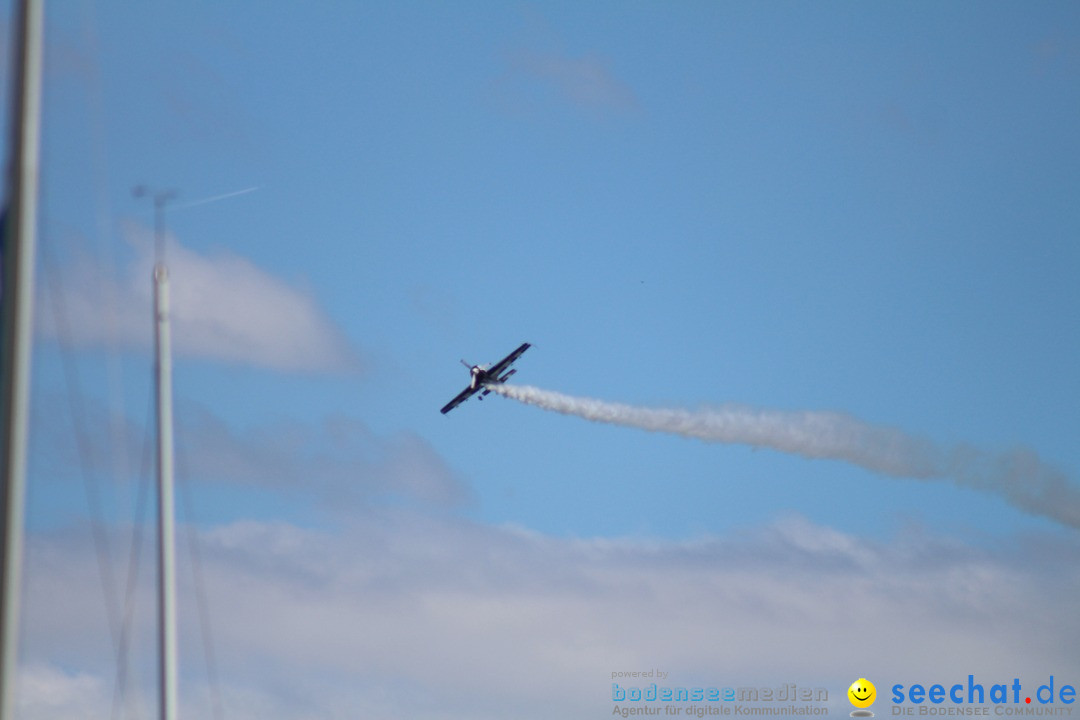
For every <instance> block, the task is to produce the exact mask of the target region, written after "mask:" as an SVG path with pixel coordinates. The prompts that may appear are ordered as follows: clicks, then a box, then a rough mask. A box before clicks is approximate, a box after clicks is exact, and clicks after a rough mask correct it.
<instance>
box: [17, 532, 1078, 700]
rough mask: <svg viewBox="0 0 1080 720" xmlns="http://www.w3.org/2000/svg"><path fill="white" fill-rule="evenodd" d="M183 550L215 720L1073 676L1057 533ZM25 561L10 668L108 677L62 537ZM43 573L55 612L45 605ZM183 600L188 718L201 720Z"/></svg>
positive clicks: (312, 536) (194, 650) (262, 544)
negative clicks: (207, 652) (195, 587)
mask: <svg viewBox="0 0 1080 720" xmlns="http://www.w3.org/2000/svg"><path fill="white" fill-rule="evenodd" d="M204 542H205V548H204V552H203V557H204V562H205V567H204V572H205V576H206V579H207V589H208V596H209V600H210V605H211V609H212V615H213V625H214V630H215V637H216V646H217V657H218V661H219V666H220V671H221V675H222V678H223V681H224V685H225V687H224V695H225V702H226V708H225V710H226V715H227V716H230V717H236V716H240V717H244V716H246V715H245V713H246V712H248V713H249V710H250V708H251V707H258V708H261V709H260V712H261V713H265V714H263V715H261V717H263V718H264V720H267V719H269V720H273V719H274V718H285V717H356V716H361V715H377V716H379V717H383V718H399V717H400V718H406V717H409V718H466V717H468V718H496V717H500V718H501V717H506V716H508V715H509V716H513V717H518V718H533V717H535V718H540V717H551V716H564V717H591V716H597V717H599V716H607V715H609V714H610V712H611V703H610V702H609V699H610V694H609V693H610V673H611V672H612V671H615V670H621V669H648V668H651V667H660V668H663V669H665V670H667V671H669V672H671V673H672V676H671V681H672V683H673V684H678V683H686V684H690V683H693V682H695V681H700V682H705V683H709V684H712V683H715V684H728V683H730V684H754V685H756V684H766V685H767V684H774V685H778V684H781V683H784V682H796V683H799V684H805V685H807V686H817V685H824V686H827V687H828V688H829V690H830V693H831V697H833V698H834V699H835V700H837V704H836V705H835V708H834V709H835V710H839V709H841V708H844V705H845V704H846V700H844V697H843V695H842V692H843V689H844V688H845V687H846V686H847V684H849V683H850V681H851V680H852V679H854V678H855V677H857V676H859V675H863V676H866V677H869V678H871V679H875V680H876V681H877V682H878V683H879V687H881V685H882V684H883V683H884V682H889V683H892V682H919V681H923V682H926V681H935V682H937V681H941V682H951V681H953V679H955V678H959V679H960V680H964V679H966V676H967V675H968V674H969V673H975V674H976V675H981V676H983V677H986V678H987V681H988V682H994V681H995V679H997V678H1003V679H1004V680H1003V681H1011V679H1012V678H1013V677H1020V678H1021V679H1024V680H1025V681H1028V682H1034V681H1037V682H1039V683H1042V682H1045V679H1046V677H1048V676H1049V675H1050V674H1054V675H1055V677H1057V678H1059V680H1060V681H1061V682H1068V681H1075V680H1078V679H1080V661H1078V659H1077V657H1076V654H1075V652H1073V648H1075V646H1076V644H1077V642H1078V641H1080V619H1078V618H1077V616H1076V614H1075V613H1074V612H1073V611H1072V610H1073V601H1074V598H1075V596H1076V593H1077V591H1078V590H1080V579H1078V578H1077V577H1076V576H1075V573H1072V572H1071V566H1072V559H1073V558H1075V557H1076V554H1077V550H1078V547H1077V542H1076V539H1075V538H1073V537H1072V536H1070V535H1067V534H1064V533H1062V534H1058V535H1050V536H1046V537H1040V538H1028V539H1024V538H1018V539H1015V542H1013V543H1011V544H1009V545H1007V546H1006V545H1003V546H1001V547H996V548H992V549H979V548H974V547H970V546H967V545H965V544H963V543H960V542H958V541H956V540H955V539H950V538H947V537H940V536H935V535H929V534H926V533H925V532H922V531H919V530H917V529H915V530H911V531H908V532H907V533H906V534H904V535H902V536H900V537H898V538H896V539H894V540H893V541H891V542H889V543H880V542H874V541H869V540H866V539H864V538H859V537H856V536H852V535H849V534H847V533H844V532H841V531H839V530H836V529H832V528H825V527H820V526H817V525H814V524H812V523H810V522H808V521H806V520H804V519H802V518H799V517H790V518H786V519H782V520H779V521H777V522H776V523H774V524H772V525H770V526H768V527H765V528H761V529H759V530H756V531H753V532H751V533H749V534H746V535H743V536H740V537H724V538H716V537H707V538H701V539H699V540H695V541H683V542H675V541H642V540H631V539H575V538H557V537H551V536H545V535H541V534H538V533H534V532H528V531H524V530H519V529H514V528H492V527H487V526H482V525H477V524H474V523H470V522H467V521H464V520H460V519H452V518H442V519H434V518H431V517H428V516H424V515H420V514H416V513H412V512H407V511H382V512H380V513H372V512H363V513H360V514H358V515H357V516H356V517H355V518H354V521H353V523H352V524H351V525H350V526H348V527H346V528H344V529H342V530H338V531H325V530H312V529H303V528H299V527H295V526H291V525H287V524H281V523H270V524H267V523H256V522H238V523H234V524H230V525H225V526H221V527H217V528H215V529H213V530H210V531H208V532H206V533H205V535H204ZM30 556H31V565H30V567H31V572H30V573H29V574H30V583H29V586H28V593H29V598H28V603H27V605H28V608H29V611H28V618H27V625H28V627H29V633H28V636H27V638H26V641H25V643H24V644H25V646H26V647H27V648H28V652H27V654H28V655H29V656H30V660H31V662H33V663H38V664H48V663H50V662H53V658H57V657H60V658H64V659H65V662H66V663H67V664H68V665H69V666H70V667H77V668H80V672H85V673H90V674H94V676H96V677H98V678H108V677H109V671H108V670H107V669H106V668H103V667H102V666H101V665H100V663H99V660H98V658H100V656H101V648H100V647H99V645H100V638H101V630H100V627H99V626H100V624H101V623H102V622H103V621H102V620H101V618H100V617H94V614H93V611H91V610H87V609H86V608H88V607H89V608H93V607H94V605H93V604H88V603H86V602H83V601H82V598H84V597H85V596H86V595H88V594H89V595H92V594H93V593H94V592H96V587H94V586H93V585H92V584H90V583H91V582H92V581H94V579H93V575H92V572H91V571H88V570H87V568H89V567H92V561H91V560H90V559H89V557H87V556H86V555H85V554H84V552H83V551H82V550H81V549H80V548H79V547H78V544H77V543H76V542H75V541H74V539H73V538H71V537H67V538H60V537H52V538H38V539H36V540H35V541H34V542H32V543H31V548H30ZM40 558H48V559H49V560H50V562H48V563H41V562H36V560H38V559H40ZM182 567H183V564H182ZM35 568H36V570H35ZM181 574H182V575H184V574H185V573H184V572H182V573H181ZM65 575H66V576H67V585H68V587H69V591H68V592H66V593H55V592H53V593H49V588H52V587H55V585H56V583H57V582H58V580H57V578H58V577H61V576H65ZM183 592H184V593H185V594H184V595H182V596H181V606H182V608H184V609H183V611H182V618H181V623H182V627H183V628H184V631H183V633H182V640H181V647H182V648H185V649H184V650H183V651H182V652H183V655H184V657H185V658H186V659H185V667H186V672H185V674H184V677H185V681H184V683H183V684H184V685H185V687H186V688H187V689H186V690H185V696H184V697H185V703H186V712H187V713H188V714H200V712H199V709H198V703H199V702H202V698H204V697H205V687H204V686H205V683H204V682H203V681H201V680H200V675H199V673H200V665H199V661H198V657H199V650H198V648H199V640H198V631H197V627H198V626H197V617H196V613H195V611H194V609H193V607H192V604H193V602H192V600H191V595H190V593H191V589H190V584H188V586H187V587H185V589H184V591H183ZM145 600H146V602H147V603H149V602H150V595H149V592H147V593H146V598H145ZM147 607H150V605H147ZM150 614H151V613H150V612H149V611H147V612H145V613H143V615H144V616H145V615H150ZM79 617H81V622H82V625H80V624H79V623H76V622H72V621H73V620H74V619H75V618H79ZM55 618H67V619H68V621H67V622H63V623H61V624H60V628H61V629H58V626H57V623H56V621H55ZM95 624H96V625H95ZM95 627H97V629H95ZM141 632H142V633H144V634H148V633H149V632H150V630H149V628H148V627H146V626H143V627H142V628H141ZM29 700H34V698H29ZM233 703H244V704H248V703H250V705H249V707H248V708H245V707H237V706H234V705H233ZM847 709H849V708H845V709H844V711H845V712H846V710H847ZM202 714H207V713H205V712H203V713H202ZM249 714H250V713H249ZM42 717H45V716H42ZM53 717H59V715H54V716H53Z"/></svg>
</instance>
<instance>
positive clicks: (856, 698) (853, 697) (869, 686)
mask: <svg viewBox="0 0 1080 720" xmlns="http://www.w3.org/2000/svg"><path fill="white" fill-rule="evenodd" d="M847 696H848V700H850V701H851V704H852V705H854V706H855V707H857V708H868V707H870V706H871V705H873V704H874V698H876V697H877V688H875V687H874V683H872V682H870V681H869V680H867V679H866V678H859V679H858V680H856V681H855V682H853V683H851V687H849V688H848V690H847Z"/></svg>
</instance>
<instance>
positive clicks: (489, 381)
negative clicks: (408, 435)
mask: <svg viewBox="0 0 1080 720" xmlns="http://www.w3.org/2000/svg"><path fill="white" fill-rule="evenodd" d="M530 347H531V346H530V345H529V343H522V344H521V347H519V348H518V349H517V350H515V351H514V352H512V353H510V354H509V355H507V356H506V357H504V358H503V359H502V360H500V361H499V362H497V363H495V364H494V365H492V366H491V367H484V366H482V365H469V363H467V362H465V361H464V360H462V361H461V364H462V365H464V366H465V367H467V368H469V373H471V375H472V377H471V378H470V379H469V387H467V388H465V389H464V390H462V391H461V392H460V393H458V396H457V397H456V398H454V399H453V400H451V401H450V402H448V403H446V405H445V406H444V407H443V409H442V410H440V411H439V412H441V413H442V414H443V415H445V414H446V413H448V412H450V411H451V410H453V409H454V408H456V407H457V406H458V405H460V404H461V403H463V402H465V401H466V400H468V399H469V398H471V397H472V396H473V395H475V394H476V393H480V400H483V399H484V396H485V395H487V394H488V393H490V392H491V388H490V387H488V386H489V385H500V384H502V383H504V382H506V380H507V378H509V377H510V376H511V375H513V374H514V373H516V372H517V370H511V371H510V372H508V373H506V374H505V375H503V374H502V373H503V371H504V370H506V369H507V368H509V367H510V366H511V365H512V364H513V363H514V361H515V360H517V359H518V358H519V357H521V353H523V352H525V351H526V350H528V349H529V348H530ZM500 375H501V377H500Z"/></svg>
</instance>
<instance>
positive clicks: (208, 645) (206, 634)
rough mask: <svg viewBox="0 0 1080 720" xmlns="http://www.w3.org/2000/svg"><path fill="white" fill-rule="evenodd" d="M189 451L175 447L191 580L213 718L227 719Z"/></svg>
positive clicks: (179, 444) (180, 446) (218, 719)
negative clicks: (193, 583)
mask: <svg viewBox="0 0 1080 720" xmlns="http://www.w3.org/2000/svg"><path fill="white" fill-rule="evenodd" d="M187 467H188V466H187V453H186V452H185V450H184V445H183V443H178V444H177V446H176V469H177V473H176V476H177V479H178V480H179V481H180V482H179V483H177V484H178V485H179V486H180V502H181V503H182V504H183V506H184V517H185V518H187V523H186V526H187V527H186V534H187V541H188V553H189V554H190V556H191V572H192V579H193V580H194V582H195V602H196V604H197V606H198V611H199V629H200V632H201V635H202V645H203V660H204V662H205V664H206V679H207V683H208V684H209V685H210V698H211V706H212V708H213V713H214V715H213V716H214V719H215V720H222V718H224V704H223V702H222V695H221V682H220V680H219V678H218V669H217V655H216V653H215V652H214V633H213V628H212V626H211V624H210V605H209V602H208V601H207V597H206V578H205V576H204V575H203V562H202V549H201V547H200V543H199V533H198V529H197V524H196V522H195V520H196V518H195V510H194V504H193V503H192V502H191V489H190V483H189V482H188V473H187Z"/></svg>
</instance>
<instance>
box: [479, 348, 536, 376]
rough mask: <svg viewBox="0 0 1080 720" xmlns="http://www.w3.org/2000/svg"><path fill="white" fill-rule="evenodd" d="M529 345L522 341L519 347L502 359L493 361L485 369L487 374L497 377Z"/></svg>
mask: <svg viewBox="0 0 1080 720" xmlns="http://www.w3.org/2000/svg"><path fill="white" fill-rule="evenodd" d="M530 347H531V345H529V343H522V344H521V347H519V348H518V349H517V350H515V351H514V352H512V353H510V354H509V355H507V356H506V357H504V358H503V359H502V360H500V361H499V362H497V363H495V364H494V365H492V366H491V367H490V368H488V371H487V372H488V375H489V376H490V377H492V378H496V379H498V377H499V376H500V375H502V373H503V371H504V370H506V369H507V368H508V367H510V366H511V365H513V364H514V361H515V360H517V359H518V358H519V357H521V353H523V352H525V351H526V350H528V349H529V348H530Z"/></svg>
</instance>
